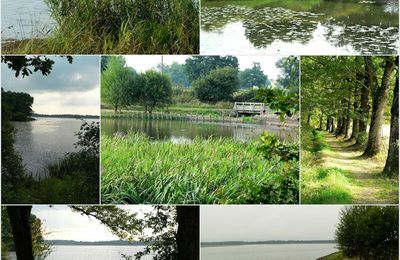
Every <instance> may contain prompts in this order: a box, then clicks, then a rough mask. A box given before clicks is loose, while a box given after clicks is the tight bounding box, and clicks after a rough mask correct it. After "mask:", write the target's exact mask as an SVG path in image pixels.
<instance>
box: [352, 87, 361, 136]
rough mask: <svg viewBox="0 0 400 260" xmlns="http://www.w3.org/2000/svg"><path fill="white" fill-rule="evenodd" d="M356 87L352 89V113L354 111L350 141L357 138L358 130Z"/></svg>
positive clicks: (357, 92)
mask: <svg viewBox="0 0 400 260" xmlns="http://www.w3.org/2000/svg"><path fill="white" fill-rule="evenodd" d="M358 94H359V91H358V86H357V85H356V86H355V89H354V102H353V111H354V115H353V128H352V130H351V137H350V139H357V136H358V128H359V121H360V120H359V116H358V113H357V112H358V100H359V98H358Z"/></svg>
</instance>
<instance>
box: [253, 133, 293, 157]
mask: <svg viewBox="0 0 400 260" xmlns="http://www.w3.org/2000/svg"><path fill="white" fill-rule="evenodd" d="M258 142H259V146H258V148H257V149H258V151H259V152H261V153H262V154H263V155H264V157H265V158H266V159H268V160H270V159H272V158H274V157H277V158H278V159H279V160H282V161H285V162H287V161H291V160H296V161H298V160H299V145H298V143H288V142H285V141H280V140H279V139H278V138H277V137H276V136H275V135H272V134H269V133H268V132H267V131H265V132H264V133H263V134H262V135H261V136H260V137H259V139H258Z"/></svg>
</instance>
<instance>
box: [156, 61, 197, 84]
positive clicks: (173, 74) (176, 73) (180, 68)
mask: <svg viewBox="0 0 400 260" xmlns="http://www.w3.org/2000/svg"><path fill="white" fill-rule="evenodd" d="M157 68H158V70H159V71H161V72H162V73H163V74H165V75H168V76H169V77H170V78H171V82H172V85H173V86H184V87H189V86H190V82H189V78H188V77H187V75H186V67H185V64H179V63H177V62H173V63H172V64H171V65H165V64H158V65H157Z"/></svg>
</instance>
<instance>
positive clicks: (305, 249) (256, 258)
mask: <svg viewBox="0 0 400 260" xmlns="http://www.w3.org/2000/svg"><path fill="white" fill-rule="evenodd" d="M335 246H336V245H335V244H291V245H245V246H224V247H202V248H201V259H202V260H217V259H230V260H264V259H265V260H267V259H271V260H291V259H293V260H312V259H317V258H318V257H321V256H325V255H329V254H331V253H334V252H336V251H337V249H335Z"/></svg>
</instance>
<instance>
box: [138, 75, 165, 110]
mask: <svg viewBox="0 0 400 260" xmlns="http://www.w3.org/2000/svg"><path fill="white" fill-rule="evenodd" d="M132 87H133V88H134V89H135V92H137V93H138V94H137V96H136V97H137V100H138V102H139V104H141V105H142V106H144V110H145V111H146V112H149V113H151V112H152V111H153V109H154V108H155V107H166V106H168V105H170V104H171V103H172V87H171V80H170V78H169V77H168V76H166V75H163V74H161V73H159V72H157V71H155V70H149V71H146V72H145V73H142V74H140V75H138V76H137V77H136V78H135V80H134V83H133V84H132Z"/></svg>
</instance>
